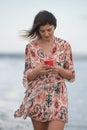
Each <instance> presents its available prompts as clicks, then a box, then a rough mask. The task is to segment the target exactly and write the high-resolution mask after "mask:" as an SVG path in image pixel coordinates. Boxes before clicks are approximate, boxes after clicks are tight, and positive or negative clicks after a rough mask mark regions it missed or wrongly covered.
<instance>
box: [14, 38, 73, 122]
mask: <svg viewBox="0 0 87 130" xmlns="http://www.w3.org/2000/svg"><path fill="white" fill-rule="evenodd" d="M45 59H54V60H55V63H56V64H57V65H60V66H62V67H64V68H65V69H70V70H72V73H73V74H74V78H73V79H71V80H69V82H73V81H74V79H75V71H74V67H73V58H72V50H71V46H70V44H69V43H68V42H66V41H65V40H62V39H60V38H57V37H55V41H54V43H53V46H52V47H51V50H50V53H49V55H46V54H45V52H44V50H43V49H42V48H41V47H39V44H38V41H37V40H34V41H32V42H31V43H29V44H27V45H26V49H25V70H24V75H23V85H24V87H25V88H26V92H25V96H24V99H23V102H22V104H21V106H20V108H19V109H17V111H16V112H15V114H14V116H15V117H23V118H24V119H26V118H27V117H30V118H33V119H35V120H37V121H42V122H46V121H50V120H60V121H64V122H67V121H68V96H67V87H66V84H65V79H64V78H63V77H61V76H60V75H59V74H53V73H48V74H46V75H38V76H37V77H36V79H35V80H33V81H29V80H27V77H26V71H27V70H28V71H30V72H31V71H32V69H33V68H35V67H36V66H37V65H38V64H39V63H40V62H43V61H44V60H45Z"/></svg>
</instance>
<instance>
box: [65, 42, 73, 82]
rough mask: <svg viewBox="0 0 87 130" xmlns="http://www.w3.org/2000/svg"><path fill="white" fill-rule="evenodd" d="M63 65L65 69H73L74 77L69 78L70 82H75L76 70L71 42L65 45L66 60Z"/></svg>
mask: <svg viewBox="0 0 87 130" xmlns="http://www.w3.org/2000/svg"><path fill="white" fill-rule="evenodd" d="M63 67H64V68H65V69H69V70H72V73H73V76H74V78H72V79H70V80H68V81H69V82H74V80H75V70H74V64H73V56H72V49H71V46H70V44H69V43H67V44H66V47H65V62H64V65H63Z"/></svg>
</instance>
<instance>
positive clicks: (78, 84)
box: [0, 57, 87, 130]
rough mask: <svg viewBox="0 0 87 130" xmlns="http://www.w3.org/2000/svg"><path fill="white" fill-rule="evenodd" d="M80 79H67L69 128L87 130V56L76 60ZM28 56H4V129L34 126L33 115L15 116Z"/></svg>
mask: <svg viewBox="0 0 87 130" xmlns="http://www.w3.org/2000/svg"><path fill="white" fill-rule="evenodd" d="M74 67H75V71H76V80H75V82H73V83H69V82H66V84H67V90H68V98H69V112H68V117H69V119H68V123H67V124H66V127H65V130H87V116H86V110H87V101H86V98H87V78H86V74H87V60H82V59H79V60H74ZM23 71H24V58H22V57H19V58H17V57H0V130H16V129H17V130H33V127H32V123H31V120H30V118H27V119H26V120H24V119H22V118H17V119H15V118H14V116H13V115H14V111H15V110H16V109H17V108H18V107H19V106H20V104H21V102H22V100H23V97H24V92H25V88H24V87H23V85H22V76H23Z"/></svg>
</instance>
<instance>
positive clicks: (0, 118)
mask: <svg viewBox="0 0 87 130" xmlns="http://www.w3.org/2000/svg"><path fill="white" fill-rule="evenodd" d="M40 10H48V11H51V12H52V13H53V14H54V15H55V16H56V18H57V29H56V31H55V35H56V36H58V37H60V38H63V39H65V40H67V41H69V42H70V44H71V46H72V52H73V60H74V67H75V70H76V80H75V82H74V83H68V82H67V90H68V97H69V122H68V124H66V128H65V130H80V129H81V130H87V116H86V109H87V102H86V98H87V80H86V73H87V44H86V42H87V0H73V1H72V0H61V1H60V0H37V1H34V0H26V1H25V0H15V1H14V0H0V129H1V130H15V129H18V130H25V129H26V130H28V129H31V130H33V128H32V124H31V121H30V119H29V118H28V119H26V120H23V119H14V117H13V115H14V111H15V110H16V109H17V108H18V107H19V106H20V104H21V102H22V100H23V97H24V92H25V88H24V87H23V85H22V76H23V71H24V52H25V46H26V44H27V43H28V41H26V40H24V39H23V38H21V37H20V33H21V31H22V30H25V29H29V28H30V27H31V26H32V22H33V19H34V17H35V15H36V14H37V13H38V12H39V11H40Z"/></svg>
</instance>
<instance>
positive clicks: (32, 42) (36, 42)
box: [26, 40, 38, 48]
mask: <svg viewBox="0 0 87 130" xmlns="http://www.w3.org/2000/svg"><path fill="white" fill-rule="evenodd" d="M37 45H38V41H37V40H32V41H30V42H28V43H27V44H26V48H32V47H35V46H37Z"/></svg>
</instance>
